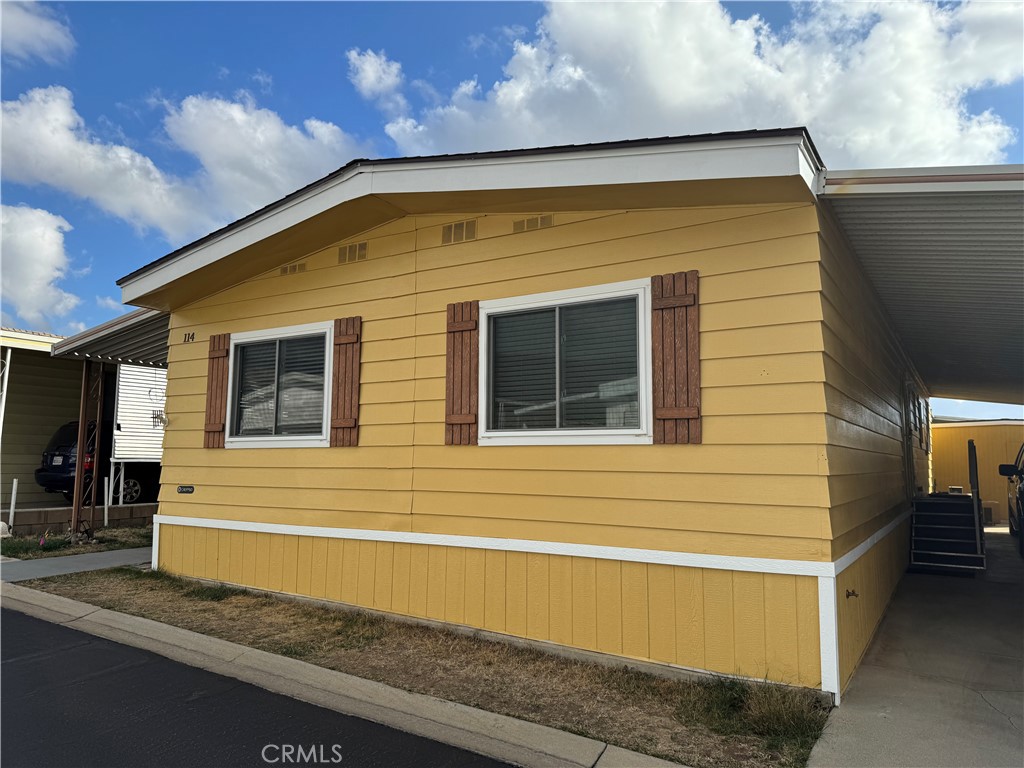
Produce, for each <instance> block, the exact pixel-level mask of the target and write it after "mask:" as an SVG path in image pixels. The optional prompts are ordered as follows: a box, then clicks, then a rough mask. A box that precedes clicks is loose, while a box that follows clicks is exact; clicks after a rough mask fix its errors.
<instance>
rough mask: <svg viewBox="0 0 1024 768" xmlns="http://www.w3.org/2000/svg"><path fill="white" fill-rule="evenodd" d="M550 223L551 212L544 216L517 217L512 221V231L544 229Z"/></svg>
mask: <svg viewBox="0 0 1024 768" xmlns="http://www.w3.org/2000/svg"><path fill="white" fill-rule="evenodd" d="M551 224H552V217H551V214H550V213H549V214H546V215H544V216H531V217H530V218H528V219H519V220H518V221H513V222H512V232H513V233H516V232H527V231H529V230H531V229H544V228H545V227H550V226H551Z"/></svg>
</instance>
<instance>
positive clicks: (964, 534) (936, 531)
mask: <svg viewBox="0 0 1024 768" xmlns="http://www.w3.org/2000/svg"><path fill="white" fill-rule="evenodd" d="M913 538H915V539H916V538H928V539H955V540H957V541H970V542H974V541H975V540H976V535H975V531H974V528H973V527H972V528H965V527H963V526H950V525H920V526H918V525H915V526H914V529H913Z"/></svg>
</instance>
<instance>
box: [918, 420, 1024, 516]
mask: <svg viewBox="0 0 1024 768" xmlns="http://www.w3.org/2000/svg"><path fill="white" fill-rule="evenodd" d="M968 440H974V447H975V448H976V449H977V452H978V482H979V485H980V486H981V487H980V490H981V498H982V502H983V504H984V506H985V507H988V508H990V509H991V510H992V521H993V522H994V523H997V524H999V523H1001V524H1004V525H1005V524H1006V521H1007V519H1008V518H1007V515H1008V512H1009V504H1010V502H1009V486H1008V483H1007V479H1006V478H1005V477H1003V476H1001V475H1000V474H999V465H1000V464H1012V463H1013V462H1014V461H1015V460H1016V458H1017V452H1018V451H1019V450H1020V446H1021V444H1022V443H1024V425H1022V424H1021V423H1019V422H1018V423H1015V424H1013V423H1011V424H984V425H982V424H970V423H967V424H956V423H951V424H936V425H933V429H932V441H933V443H934V449H933V451H932V456H933V460H934V463H933V469H934V473H935V487H936V489H937V490H939V491H945V490H948V489H949V486H951V485H959V486H961V487H963V488H964V490H967V489H968V488H970V485H971V482H970V477H969V474H968V464H967V441H968Z"/></svg>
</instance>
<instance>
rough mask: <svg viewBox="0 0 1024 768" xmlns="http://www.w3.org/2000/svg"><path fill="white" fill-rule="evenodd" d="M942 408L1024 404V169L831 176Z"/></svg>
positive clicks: (834, 194)
mask: <svg viewBox="0 0 1024 768" xmlns="http://www.w3.org/2000/svg"><path fill="white" fill-rule="evenodd" d="M818 193H819V194H818V197H819V199H820V200H821V201H822V203H823V206H824V207H825V209H826V210H828V211H830V213H831V214H832V215H834V216H835V218H836V219H837V220H838V221H839V224H840V225H841V227H842V229H843V231H844V233H845V235H846V237H847V239H848V241H849V243H850V245H851V247H852V248H853V250H854V252H855V253H856V256H857V258H858V260H859V261H860V263H861V265H862V266H863V268H864V270H865V271H866V272H867V275H868V277H869V278H870V280H871V282H872V284H873V285H874V288H875V290H876V292H877V294H878V296H879V298H880V300H881V303H882V305H883V306H884V307H885V310H886V312H887V313H888V315H889V317H890V319H891V321H892V323H893V325H894V326H895V328H896V330H897V333H898V334H899V336H900V339H901V341H902V343H903V345H904V348H905V350H906V352H907V354H908V355H909V356H910V358H911V359H912V360H913V362H914V364H915V366H916V367H917V370H918V372H919V373H920V375H921V377H922V378H923V380H924V382H925V384H926V385H927V386H928V388H929V390H930V394H931V395H932V396H938V397H954V398H961V399H968V400H981V401H995V402H1005V403H1024V322H1022V320H1024V165H999V166H963V167H953V168H898V169H872V170H855V171H825V172H824V173H823V174H822V179H821V184H820V185H819V188H818Z"/></svg>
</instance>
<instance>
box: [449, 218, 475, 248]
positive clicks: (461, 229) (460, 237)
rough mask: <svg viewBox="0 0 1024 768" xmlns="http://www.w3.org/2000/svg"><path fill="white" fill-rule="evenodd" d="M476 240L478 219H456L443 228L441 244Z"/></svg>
mask: <svg viewBox="0 0 1024 768" xmlns="http://www.w3.org/2000/svg"><path fill="white" fill-rule="evenodd" d="M466 240H476V219H470V220H468V221H456V222H455V223H454V224H445V225H444V226H443V227H442V228H441V245H448V244H450V243H461V242H464V241H466Z"/></svg>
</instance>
